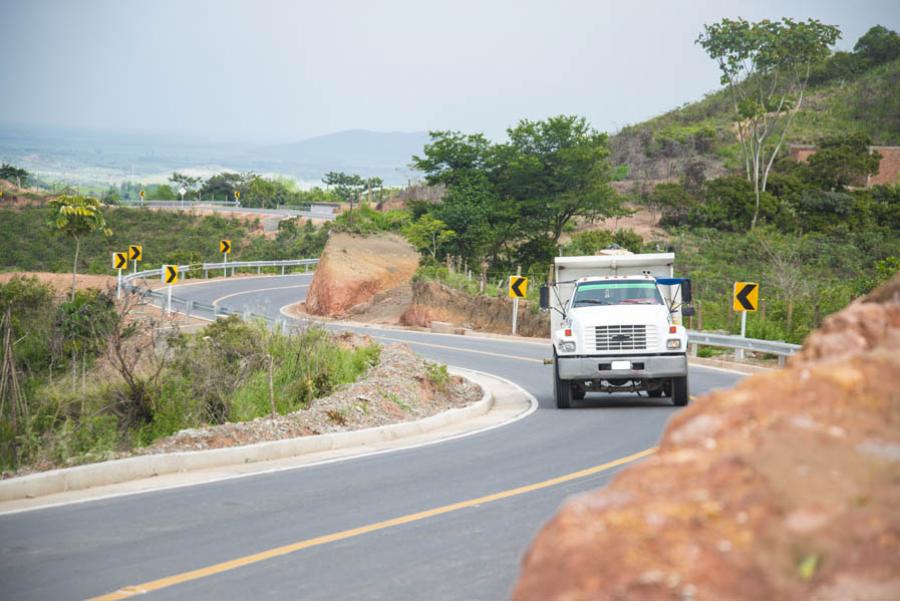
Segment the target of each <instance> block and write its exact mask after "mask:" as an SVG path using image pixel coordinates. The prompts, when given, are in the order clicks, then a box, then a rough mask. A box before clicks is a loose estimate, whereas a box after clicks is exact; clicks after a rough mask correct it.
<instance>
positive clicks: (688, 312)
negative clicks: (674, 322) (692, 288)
mask: <svg viewBox="0 0 900 601" xmlns="http://www.w3.org/2000/svg"><path fill="white" fill-rule="evenodd" d="M681 316H682V317H693V316H694V308H693V307H682V308H681Z"/></svg>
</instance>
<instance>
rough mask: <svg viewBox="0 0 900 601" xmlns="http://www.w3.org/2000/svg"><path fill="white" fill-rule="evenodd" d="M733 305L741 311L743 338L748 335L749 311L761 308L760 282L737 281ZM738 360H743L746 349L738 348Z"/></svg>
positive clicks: (733, 307) (732, 300) (736, 309)
mask: <svg viewBox="0 0 900 601" xmlns="http://www.w3.org/2000/svg"><path fill="white" fill-rule="evenodd" d="M731 307H732V309H734V310H735V311H740V312H741V338H746V337H747V313H749V312H750V311H756V310H757V309H758V308H759V283H757V282H735V283H734V295H733V298H732V299H731ZM737 358H738V360H739V361H740V360H743V358H744V350H743V349H738V351H737Z"/></svg>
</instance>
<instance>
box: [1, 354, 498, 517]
mask: <svg viewBox="0 0 900 601" xmlns="http://www.w3.org/2000/svg"><path fill="white" fill-rule="evenodd" d="M448 371H449V372H450V373H452V374H453V375H457V376H460V377H463V378H466V379H467V380H469V381H470V382H473V383H475V384H477V385H478V386H479V387H480V388H481V389H482V391H483V395H482V397H481V400H479V401H476V402H475V403H472V404H471V405H468V406H466V407H459V408H456V409H449V410H447V411H444V412H442V413H438V414H437V415H432V416H430V417H426V418H423V419H420V420H416V421H410V422H401V423H398V424H390V425H387V426H378V427H374V428H365V429H363V430H354V431H351V432H333V433H329V434H320V435H317V436H303V437H300V438H291V439H288V440H275V441H266V442H259V443H255V444H251V445H245V446H238V447H228V448H224V449H208V450H203V451H182V452H179V453H163V454H158V455H141V456H138V457H128V458H125V459H116V460H113V461H105V462H101V463H92V464H88V465H80V466H77V467H70V468H62V469H57V470H51V471H47V472H41V473H37V474H29V475H27V476H21V477H18V478H10V479H9V480H3V481H0V501H13V500H18V499H26V498H34V497H41V496H45V495H50V494H54V493H61V492H66V491H72V490H82V489H86V488H93V487H96V486H105V485H109V484H116V483H119V482H127V481H129V480H138V479H141V478H150V477H153V476H160V475H163V474H172V473H177V472H186V471H191V470H199V469H208V468H215V467H224V466H229V465H238V464H244V463H257V462H262V461H272V460H275V459H285V458H290V457H296V456H298V455H305V454H307V453H315V452H319V451H328V450H334V449H346V448H350V447H364V446H366V445H369V444H374V443H379V442H384V441H389V440H395V439H399V438H405V437H409V436H415V435H418V434H424V433H426V432H431V431H433V430H436V429H438V428H442V427H445V426H448V425H451V424H456V423H459V422H463V421H466V420H470V419H472V418H475V417H478V416H480V415H483V414H485V413H487V412H488V411H489V410H490V409H491V407H492V406H493V404H494V397H493V394H492V393H491V392H490V390H488V388H487V387H486V386H485V385H483V384H482V383H480V382H478V380H479V379H480V378H479V374H477V373H473V372H471V371H469V370H463V369H460V368H454V367H448ZM481 377H483V376H481Z"/></svg>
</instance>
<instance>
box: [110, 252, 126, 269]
mask: <svg viewBox="0 0 900 601" xmlns="http://www.w3.org/2000/svg"><path fill="white" fill-rule="evenodd" d="M112 264H113V269H126V268H127V267H128V253H113V254H112Z"/></svg>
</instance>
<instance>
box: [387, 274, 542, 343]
mask: <svg viewBox="0 0 900 601" xmlns="http://www.w3.org/2000/svg"><path fill="white" fill-rule="evenodd" d="M432 321H441V322H446V323H450V324H453V325H457V326H460V327H463V328H470V329H473V330H478V331H480V332H493V333H496V334H509V333H510V328H511V327H512V324H511V322H512V301H511V300H510V299H508V298H497V297H490V296H470V295H468V294H466V293H464V292H461V291H459V290H455V289H453V288H450V287H449V286H445V285H443V284H441V283H439V282H428V281H421V282H415V283H413V292H412V304H410V305H409V307H408V308H407V309H406V311H405V312H404V313H403V315H402V316H401V317H400V323H401V324H403V325H407V326H421V327H424V328H427V327H430V326H431V322H432ZM517 321H518V324H517V327H516V330H517V333H518V334H519V335H520V336H542V337H546V336H547V333H548V332H549V331H550V324H549V322H548V320H547V316H546V315H543V314H540V313H533V312H532V311H531V310H529V307H528V301H521V302H520V303H519V315H518V320H517Z"/></svg>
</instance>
